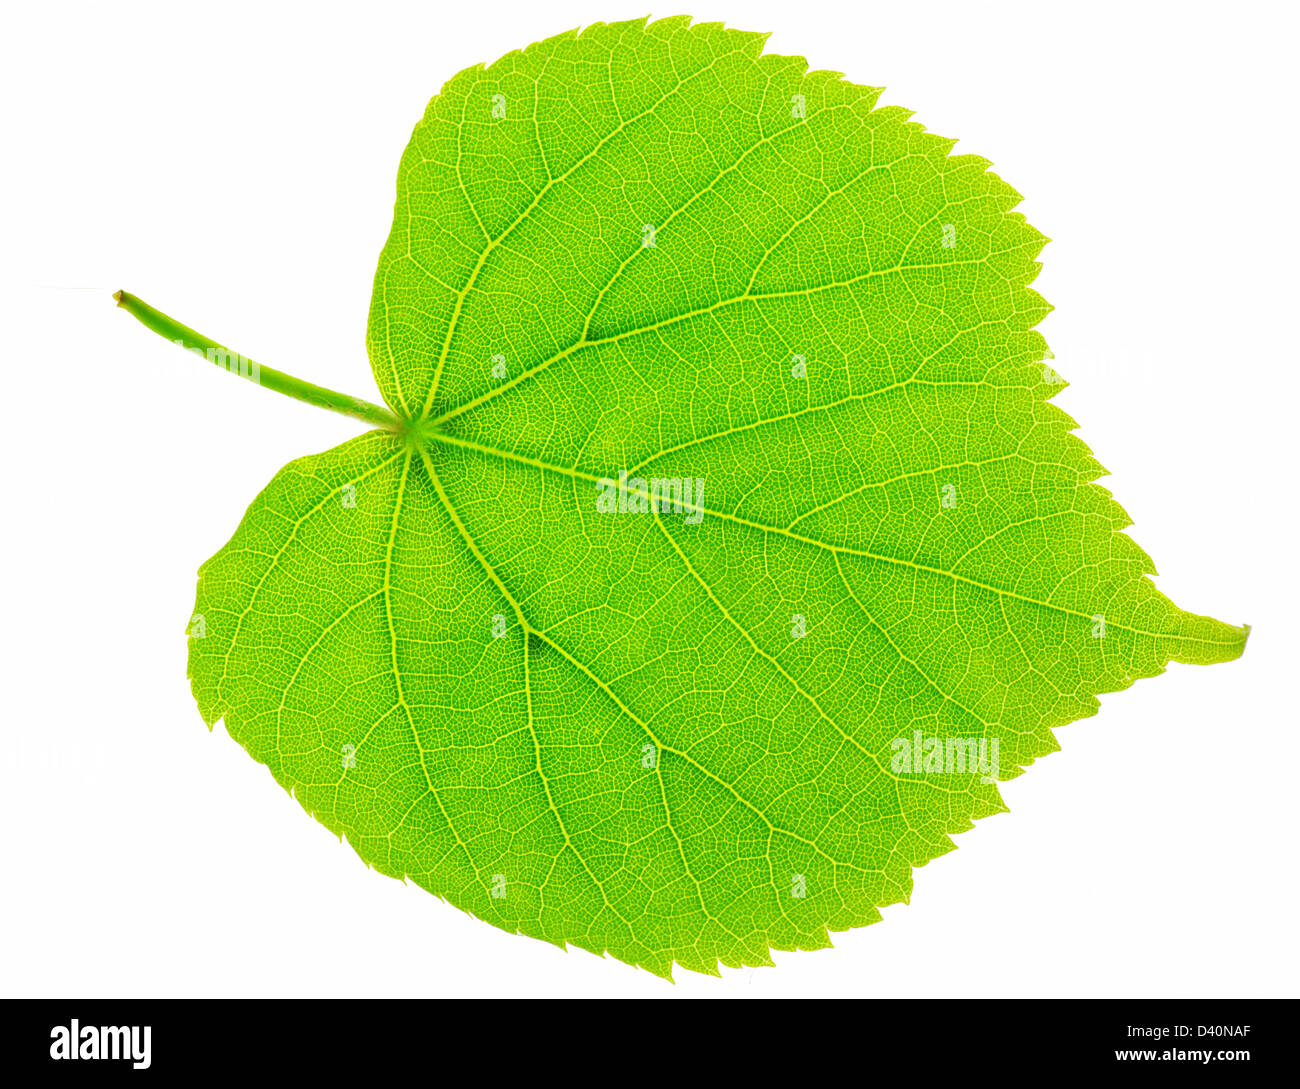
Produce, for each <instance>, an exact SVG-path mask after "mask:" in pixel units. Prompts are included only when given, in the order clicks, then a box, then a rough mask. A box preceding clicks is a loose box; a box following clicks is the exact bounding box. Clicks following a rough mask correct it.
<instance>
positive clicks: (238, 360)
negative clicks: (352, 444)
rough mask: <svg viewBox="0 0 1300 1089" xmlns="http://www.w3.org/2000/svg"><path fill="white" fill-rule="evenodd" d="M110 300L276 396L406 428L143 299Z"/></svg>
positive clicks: (380, 410) (120, 296)
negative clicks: (241, 352) (259, 360)
mask: <svg viewBox="0 0 1300 1089" xmlns="http://www.w3.org/2000/svg"><path fill="white" fill-rule="evenodd" d="M113 298H114V299H116V300H117V305H118V306H120V307H121V308H122V309H123V310H125V311H126V312H127V313H128V314H130V315H131V316H132V317H134V318H136V319H137V320H138V321H140V322H141V324H143V325H145V326H147V327H148V328H150V329H152V330H153V331H154V332H155V333H157V334H158V335H159V336H161V337H165V338H166V339H167V340H170V341H171V342H172V343H173V344H179V345H180V346H181V347H182V348H186V349H188V350H189V351H191V352H194V353H196V354H197V355H200V356H203V357H204V358H205V359H207V361H208V362H209V363H215V364H216V365H217V366H218V367H221V368H222V369H223V370H226V371H229V372H230V373H231V374H237V375H239V376H240V377H241V378H247V379H249V380H250V381H252V382H256V383H257V384H258V385H259V386H265V387H266V388H267V389H272V390H275V392H276V393H283V394H284V395H285V396H286V397H292V398H294V399H295V400H298V401H306V402H307V403H308V404H309V405H316V406H317V407H318V408H326V409H329V410H330V411H331V412H341V413H342V414H343V415H344V416H352V417H355V418H356V419H358V420H364V421H365V422H366V423H371V424H377V425H378V426H379V427H383V428H387V429H388V430H389V431H402V430H404V428H405V425H404V424H403V422H402V421H401V420H400V419H398V418H397V417H396V416H395V415H393V413H392V412H390V411H389V410H388V409H387V408H384V407H383V406H382V405H376V404H372V403H371V402H369V401H363V400H361V398H359V397H351V396H349V395H348V394H346V393H339V392H338V391H336V390H332V389H326V388H325V387H324V386H318V385H316V384H315V383H314V382H304V381H303V380H302V379H301V378H295V377H294V376H293V375H291V374H285V373H284V371H277V370H276V369H275V368H274V367H264V366H262V365H261V364H260V363H255V362H254V361H253V360H251V359H249V358H247V357H246V356H242V355H239V354H238V353H236V352H232V351H231V350H230V349H229V348H227V347H225V346H224V345H222V344H218V343H217V342H216V341H215V340H209V339H208V338H207V337H205V336H204V335H203V334H202V333H198V332H195V331H194V330H193V329H191V328H190V327H189V326H188V325H182V324H181V323H180V322H179V321H177V320H176V319H175V318H172V317H168V315H166V314H164V313H163V312H162V311H161V310H155V309H154V308H153V307H152V306H150V305H149V304H148V303H147V302H145V301H144V300H143V299H139V298H137V297H136V296H134V295H132V294H130V293H129V292H126V291H118V292H115V293H114V294H113Z"/></svg>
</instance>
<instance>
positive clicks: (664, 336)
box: [123, 18, 1248, 976]
mask: <svg viewBox="0 0 1300 1089" xmlns="http://www.w3.org/2000/svg"><path fill="white" fill-rule="evenodd" d="M763 42H764V38H763V36H761V35H757V34H747V33H741V32H738V31H734V30H726V29H724V28H723V27H722V26H720V25H717V24H707V25H696V26H691V25H690V21H689V20H688V19H686V18H675V19H665V20H663V21H660V22H656V23H652V24H648V25H647V24H646V23H645V22H644V21H639V22H631V23H621V24H616V25H608V26H607V25H597V26H593V27H591V28H589V29H587V30H586V31H584V32H583V33H581V34H578V33H576V32H575V33H569V34H565V35H561V36H559V37H556V38H553V39H550V40H548V41H545V42H542V43H540V44H538V45H534V46H531V47H529V48H528V49H526V50H523V51H522V52H516V53H512V54H510V55H508V56H506V57H504V58H502V59H501V60H500V61H498V62H497V63H496V64H494V65H492V66H491V67H488V68H484V67H482V66H478V67H475V68H471V69H467V70H466V71H464V72H462V73H460V74H459V75H458V76H456V77H455V78H454V79H452V80H451V81H450V82H449V83H448V84H447V85H446V86H445V87H444V88H443V90H442V92H441V94H439V95H438V96H437V97H436V98H434V100H433V101H432V102H431V103H430V104H429V108H428V110H427V112H426V114H425V116H424V119H423V120H422V121H421V122H420V123H419V124H418V125H417V126H416V129H415V132H414V135H413V136H412V139H411V143H410V146H409V147H408V148H407V151H406V154H405V155H404V157H403V159H402V163H401V168H400V170H399V173H398V185H397V205H396V210H395V215H394V220H393V229H392V234H391V236H390V237H389V240H388V243H387V245H386V246H385V248H384V250H383V253H382V255H381V257H380V261H379V268H378V272H377V274H376V277H375V291H374V299H373V305H372V308H371V314H370V328H369V335H368V345H369V352H370V358H371V364H372V367H373V370H374V374H375V378H376V380H377V382H378V385H379V388H380V390H381V392H382V394H383V397H384V400H385V401H386V402H387V404H388V405H389V406H390V407H391V409H392V410H393V413H394V414H395V415H396V417H397V419H396V420H395V421H393V422H392V427H390V428H387V429H383V430H378V431H372V432H370V433H367V434H364V435H362V436H360V437H359V438H356V439H354V440H352V441H351V442H348V443H345V444H344V445H342V446H339V447H337V448H335V449H333V450H329V451H327V452H325V453H323V454H319V455H316V456H314V457H307V458H303V459H301V460H299V461H295V462H293V463H292V464H290V465H288V466H286V467H285V468H284V469H282V470H281V471H280V473H279V474H278V475H277V476H276V477H275V478H274V480H272V482H271V483H270V485H269V486H268V487H267V488H266V490H265V491H264V492H263V493H262V494H261V495H260V496H258V498H257V499H256V500H255V501H254V503H253V505H252V506H251V507H250V508H249V511H248V513H247V515H246V516H245V518H244V520H243V522H242V523H241V525H240V526H239V528H238V530H237V531H236V533H235V535H234V537H233V538H232V539H231V541H230V542H229V544H227V545H226V547H224V548H223V549H222V550H221V551H220V552H218V553H217V554H216V555H215V556H214V557H213V558H212V559H210V560H209V561H208V562H207V563H206V564H205V565H204V566H203V568H202V570H201V571H200V579H199V587H198V600H197V604H196V606H195V614H196V616H195V618H194V620H193V622H192V623H191V628H190V631H191V650H190V675H191V677H192V680H193V687H194V694H195V696H196V698H197V700H198V703H199V707H200V709H201V710H202V713H203V716H204V718H205V719H206V720H207V722H208V723H210V724H211V723H215V722H216V721H217V720H218V719H222V718H224V719H225V722H226V727H227V729H228V730H229V732H230V735H231V736H232V737H234V738H235V739H236V740H237V741H238V742H239V743H240V744H241V745H243V746H244V747H245V748H246V749H247V750H248V752H249V753H250V754H251V755H252V756H253V757H254V758H255V759H257V760H259V761H261V762H262V763H264V764H266V765H267V767H268V768H269V769H270V770H271V773H272V774H273V775H274V776H275V778H276V780H277V781H278V782H279V783H280V784H281V785H283V786H284V787H286V788H287V789H289V790H291V791H292V792H293V794H294V796H295V797H296V798H297V799H298V800H299V802H300V803H301V804H302V805H303V807H304V808H306V809H307V810H308V811H309V812H310V813H311V814H312V815H314V816H315V817H316V818H317V819H318V820H319V821H321V823H323V824H324V825H326V826H327V827H328V828H330V829H331V830H332V831H334V832H336V833H338V834H340V835H343V836H346V837H347V839H348V842H349V843H350V844H351V845H352V846H353V847H354V848H355V849H356V851H357V853H358V854H360V856H361V857H362V858H363V859H364V860H365V861H366V862H367V863H369V864H370V865H372V866H373V867H374V868H376V869H378V870H380V871H381V872H383V873H385V874H390V875H392V876H395V877H403V876H405V877H409V878H410V879H411V880H413V881H415V882H417V883H418V884H420V885H421V886H423V887H424V888H426V889H428V890H429V891H430V892H433V893H434V894H436V895H438V896H440V897H443V898H445V899H447V900H448V901H450V902H451V903H453V904H455V905H457V906H458V907H461V908H463V909H465V910H466V911H469V912H472V913H473V914H474V915H476V916H478V917H479V918H482V919H484V920H487V921H488V922H491V923H493V924H495V925H497V926H500V927H503V928H505V929H507V930H510V931H518V932H520V933H523V934H528V935H531V936H533V937H536V938H541V939H544V940H547V941H550V942H554V943H557V944H564V943H568V944H571V945H576V946H580V947H582V948H584V949H589V950H592V951H594V952H597V953H601V952H604V951H608V952H610V953H612V954H613V955H614V956H616V957H618V958H619V959H621V960H624V961H627V962H629V963H632V964H637V965H641V966H644V967H645V968H647V969H649V970H650V971H652V972H655V973H658V974H661V975H665V976H666V975H669V974H670V973H671V970H672V966H673V964H674V962H676V963H677V964H680V965H683V966H684V967H687V968H691V969H694V970H697V971H702V972H716V971H717V970H718V967H717V966H718V962H719V961H721V962H722V963H724V964H728V965H733V966H737V965H756V964H767V963H770V955H769V951H770V950H771V949H816V948H820V947H823V946H826V945H828V944H829V939H828V931H829V930H842V929H845V928H848V927H855V926H862V925H865V924H867V923H871V922H875V921H876V920H878V919H879V918H880V912H879V908H880V907H881V906H883V905H887V904H892V903H895V902H897V901H900V900H905V899H907V897H908V896H909V893H910V890H911V885H912V878H911V872H912V868H913V867H915V866H919V865H922V864H924V863H925V862H927V861H928V860H930V859H932V858H935V857H936V856H938V855H941V854H943V853H945V852H946V851H948V850H950V849H951V848H952V847H953V843H952V840H951V838H950V837H951V836H952V834H953V833H956V832H961V831H963V830H966V829H968V828H970V827H971V822H972V821H973V820H975V819H976V818H979V817H983V816H986V815H988V814H990V813H994V812H998V811H999V810H1001V809H1003V808H1004V807H1003V805H1002V802H1001V799H1000V796H999V793H998V789H997V785H996V782H997V780H999V779H1007V778H1010V777H1012V776H1014V775H1017V774H1019V773H1020V771H1021V769H1023V768H1024V767H1025V766H1026V765H1028V764H1029V763H1031V762H1032V761H1033V760H1035V759H1037V758H1038V757H1040V756H1043V755H1044V754H1046V753H1049V752H1051V751H1053V750H1054V749H1055V748H1056V747H1057V746H1056V743H1055V741H1054V739H1053V736H1052V728H1053V727H1056V726H1060V725H1063V724H1065V723H1068V722H1071V721H1073V720H1074V719H1077V718H1080V717H1083V716H1087V715H1091V714H1093V713H1094V712H1095V711H1096V710H1097V706H1098V701H1097V694H1098V693H1101V692H1112V691H1116V690H1119V689H1122V688H1125V687H1127V686H1128V685H1130V684H1132V683H1133V681H1134V680H1136V679H1137V678H1140V677H1151V676H1154V675H1155V674H1158V673H1160V672H1162V671H1163V669H1164V667H1165V665H1166V663H1167V662H1169V661H1171V660H1172V661H1179V662H1202V663H1205V662H1219V661H1226V660H1228V659H1231V658H1235V657H1237V656H1238V655H1239V654H1240V653H1241V652H1242V649H1243V646H1244V644H1245V640H1246V634H1247V630H1248V629H1246V628H1237V627H1230V626H1228V625H1226V624H1223V623H1220V622H1218V621H1216V620H1212V619H1209V618H1206V617H1201V616H1195V615H1192V614H1190V613H1186V612H1183V611H1182V610H1180V609H1178V608H1177V607H1176V606H1174V605H1173V604H1172V603H1171V602H1170V601H1169V600H1168V599H1166V598H1165V597H1163V596H1162V595H1161V594H1160V593H1159V592H1158V591H1157V590H1156V589H1155V587H1154V585H1153V584H1152V582H1151V581H1150V579H1149V578H1148V576H1149V575H1150V574H1152V573H1153V571H1154V569H1153V565H1152V563H1151V561H1150V560H1149V559H1148V557H1147V556H1146V555H1145V553H1143V551H1142V550H1141V549H1140V548H1139V547H1138V546H1137V545H1136V544H1134V543H1133V542H1132V541H1131V540H1130V539H1129V538H1128V537H1127V536H1126V535H1125V534H1124V533H1123V530H1124V529H1125V527H1126V526H1127V525H1128V524H1129V519H1128V517H1127V516H1126V515H1125V513H1124V511H1123V510H1122V509H1121V508H1120V507H1119V505H1118V504H1117V503H1116V502H1115V501H1114V500H1113V499H1112V498H1111V496H1110V493H1109V492H1107V491H1106V490H1105V489H1104V488H1102V487H1100V486H1099V485H1098V484H1097V483H1096V480H1097V478H1098V477H1099V476H1101V475H1102V474H1103V470H1102V468H1101V467H1100V466H1099V465H1098V464H1097V462H1096V461H1094V460H1093V458H1092V457H1091V456H1090V454H1089V452H1088V450H1087V448H1086V447H1085V446H1084V444H1083V443H1082V442H1081V441H1079V439H1077V438H1076V437H1075V436H1074V435H1073V434H1072V429H1073V428H1074V427H1075V424H1074V421H1072V420H1071V419H1070V418H1069V417H1068V416H1067V415H1066V414H1065V413H1063V412H1062V411H1060V410H1059V409H1057V408H1056V407H1054V406H1053V405H1052V404H1051V403H1050V401H1049V398H1050V397H1051V396H1052V395H1053V394H1054V393H1056V392H1057V391H1059V390H1060V389H1061V388H1062V386H1061V381H1060V379H1059V378H1058V377H1057V376H1056V373H1055V371H1054V370H1052V368H1051V365H1050V362H1048V360H1049V359H1050V356H1049V353H1047V351H1046V346H1045V344H1044V342H1043V340H1042V338H1041V337H1040V336H1039V335H1038V334H1037V333H1036V332H1034V326H1035V325H1036V324H1037V323H1038V322H1039V321H1040V320H1041V319H1042V318H1043V316H1044V315H1045V314H1046V313H1047V311H1048V309H1049V307H1048V305H1047V304H1046V303H1045V302H1044V300H1043V299H1042V298H1041V297H1040V296H1039V295H1038V294H1037V293H1035V292H1034V291H1033V290H1032V289H1031V288H1030V287H1029V286H1028V285H1029V283H1030V282H1031V281H1032V280H1033V279H1034V277H1035V275H1036V273H1037V271H1038V267H1039V266H1038V264H1037V263H1036V260H1035V258H1036V256H1037V255H1038V253H1039V250H1040V249H1041V247H1042V245H1043V244H1044V242H1045V239H1044V238H1043V236H1042V235H1040V234H1039V233H1038V232H1037V231H1036V230H1034V229H1033V228H1032V227H1031V226H1029V225H1028V224H1027V223H1026V222H1025V220H1024V218H1023V217H1022V216H1021V215H1019V214H1018V213H1016V212H1015V211H1013V209H1014V208H1015V206H1016V204H1017V203H1018V201H1019V199H1020V197H1019V195H1018V194H1017V193H1016V192H1015V191H1014V190H1013V189H1011V187H1010V186H1008V185H1007V184H1006V183H1005V182H1003V181H1001V180H1000V179H999V178H998V177H996V176H995V175H993V174H991V173H989V172H988V166H989V164H988V163H987V162H986V161H985V160H983V159H980V158H977V157H975V156H972V155H952V154H950V152H951V150H952V144H953V141H951V140H947V139H943V138H941V137H938V136H935V135H933V134H930V133H927V132H926V131H925V130H924V129H923V128H922V127H921V126H920V125H918V124H915V123H913V122H911V121H909V120H908V118H909V113H908V112H907V111H906V110H903V109H899V108H897V107H883V108H876V105H875V104H876V100H877V98H878V96H879V94H880V91H879V90H878V89H875V88H869V87H861V86H857V85H854V84H852V83H848V82H845V81H844V80H842V79H841V78H839V76H838V75H837V74H835V73H828V72H808V71H807V65H806V62H805V61H804V60H802V59H801V58H797V57H778V56H764V55H763V54H762V47H763ZM131 302H133V300H131V299H129V298H128V300H127V301H126V302H124V303H123V305H128V303H131ZM142 307H143V304H139V306H137V307H136V312H137V314H139V313H140V312H141V308H142ZM142 320H147V321H148V320H149V319H148V318H147V317H146V318H142ZM152 324H154V325H155V327H158V326H159V322H152ZM191 334H192V331H189V330H186V331H185V335H186V336H187V337H188V336H190V335H191ZM192 336H193V337H195V338H197V337H198V334H192ZM178 339H180V337H179V336H178ZM185 343H187V344H193V343H197V344H199V345H200V346H201V345H202V344H204V343H210V342H205V341H203V340H201V339H199V340H193V341H192V340H188V339H187V340H185ZM273 373H278V372H273ZM276 381H278V382H279V383H280V384H279V385H278V386H275V388H280V389H281V391H282V392H289V393H291V394H292V395H294V396H301V395H302V394H301V393H300V392H295V391H294V389H292V388H286V387H289V386H291V385H292V383H293V382H295V381H296V380H293V379H288V378H287V376H279V377H278V378H277V379H276ZM312 389H313V390H315V391H316V393H315V394H313V396H314V397H315V398H316V399H317V401H318V403H322V404H326V405H327V407H336V408H337V407H338V405H331V404H330V401H329V398H330V397H331V396H334V397H340V396H341V395H330V394H329V392H328V391H320V390H319V387H312ZM348 402H349V406H350V407H346V408H340V409H339V410H341V411H342V410H347V411H350V412H352V414H353V415H359V416H361V417H363V418H366V419H374V420H378V421H379V422H381V423H382V422H384V421H385V420H386V419H387V416H386V412H385V410H384V409H382V408H379V407H377V406H373V405H369V404H367V403H366V402H359V401H355V399H348ZM358 406H359V407H358ZM623 473H625V474H626V475H621V474H623ZM655 481H677V482H680V485H681V487H682V488H683V489H685V490H686V496H685V501H684V502H683V503H682V505H681V508H680V509H655V508H653V507H652V509H650V510H643V509H642V508H644V507H646V506H647V505H648V496H649V493H650V492H651V489H652V488H656V489H657V490H656V492H655V494H656V495H662V494H663V493H664V489H665V488H666V487H670V486H667V485H655V484H653V483H652V482H655ZM669 494H673V493H672V492H671V491H670V492H669Z"/></svg>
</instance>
